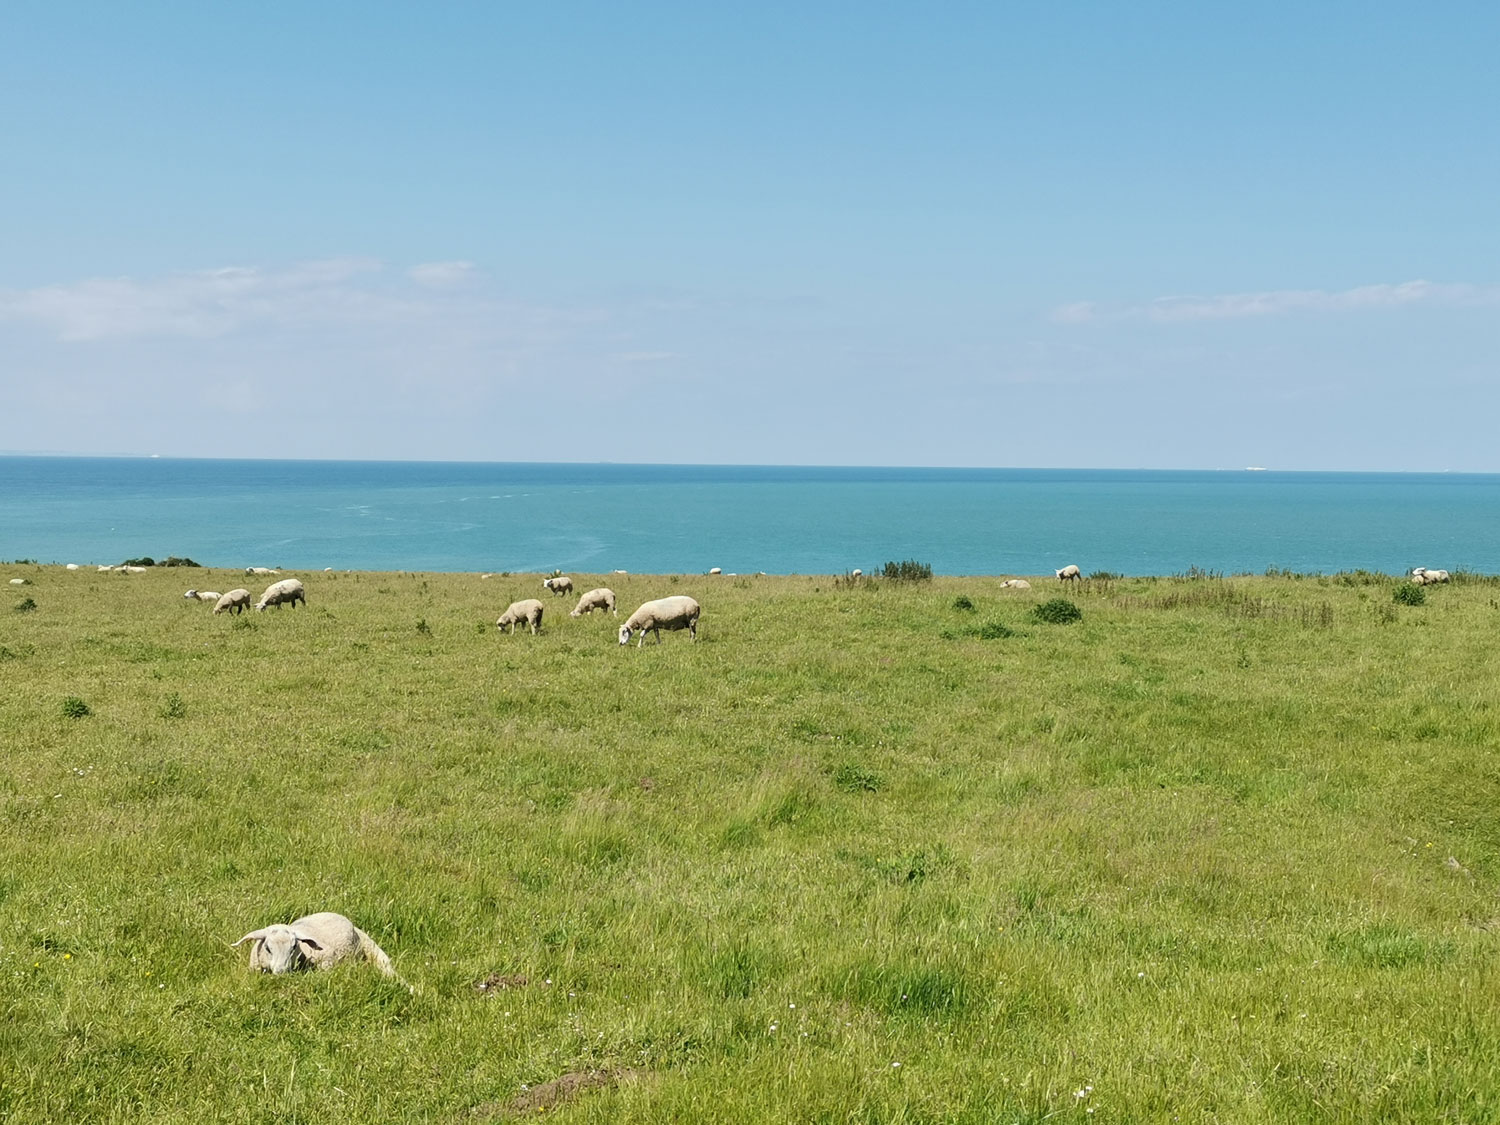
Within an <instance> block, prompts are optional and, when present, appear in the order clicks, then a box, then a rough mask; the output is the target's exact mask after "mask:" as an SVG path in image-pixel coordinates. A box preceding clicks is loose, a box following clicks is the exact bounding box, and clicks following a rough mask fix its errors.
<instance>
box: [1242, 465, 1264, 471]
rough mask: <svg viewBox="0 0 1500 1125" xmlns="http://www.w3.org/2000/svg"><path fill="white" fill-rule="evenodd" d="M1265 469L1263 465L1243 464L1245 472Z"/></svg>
mask: <svg viewBox="0 0 1500 1125" xmlns="http://www.w3.org/2000/svg"><path fill="white" fill-rule="evenodd" d="M1265 471H1266V467H1265V466H1264V465H1246V466H1245V472H1247V473H1263V472H1265Z"/></svg>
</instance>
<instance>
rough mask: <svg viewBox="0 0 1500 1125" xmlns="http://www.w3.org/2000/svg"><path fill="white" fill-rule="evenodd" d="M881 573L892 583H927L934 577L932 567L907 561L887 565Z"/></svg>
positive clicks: (914, 560)
mask: <svg viewBox="0 0 1500 1125" xmlns="http://www.w3.org/2000/svg"><path fill="white" fill-rule="evenodd" d="M880 573H881V574H883V575H884V576H885V577H886V578H888V579H889V580H890V581H892V582H926V581H928V580H929V579H930V578H931V577H932V565H931V564H930V563H922V562H917V560H916V559H906V560H904V561H902V562H888V563H886V564H885V567H884V569H882V570H881V572H880Z"/></svg>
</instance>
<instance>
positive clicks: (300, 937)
mask: <svg viewBox="0 0 1500 1125" xmlns="http://www.w3.org/2000/svg"><path fill="white" fill-rule="evenodd" d="M247 941H248V942H253V943H254V944H253V945H251V946H250V967H251V968H252V969H257V970H259V971H260V972H262V973H289V972H292V971H293V970H296V969H331V968H332V967H333V966H334V965H337V964H338V963H339V962H340V961H347V960H350V959H351V958H352V959H354V960H358V961H373V962H375V967H376V968H377V969H379V970H380V971H381V972H382V973H384V974H385V975H386V976H388V977H393V976H395V975H396V970H395V968H394V967H393V966H392V965H391V959H390V958H389V957H387V956H386V955H385V950H383V949H381V948H380V946H378V945H376V944H375V940H374V939H373V938H372V937H370V935H369V934H367V933H365V932H364V931H363V930H362V929H360V928H359V927H358V926H356V925H355V924H354V923H353V922H351V921H349V919H347V918H345V917H344V916H343V915H342V914H333V913H331V912H329V911H323V912H322V913H319V914H308V915H306V916H305V917H302V918H298V919H297V920H296V921H295V922H291V923H288V924H281V923H278V924H276V925H274V926H265V927H263V928H262V929H259V930H251V931H250V932H249V933H248V934H246V935H245V936H244V937H242V938H240V940H239V941H237V942H235V943H234V945H241V944H243V943H244V942H247ZM230 948H231V949H232V948H234V946H231V947H230Z"/></svg>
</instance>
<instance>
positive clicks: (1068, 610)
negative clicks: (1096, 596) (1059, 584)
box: [1031, 598, 1083, 625]
mask: <svg viewBox="0 0 1500 1125" xmlns="http://www.w3.org/2000/svg"><path fill="white" fill-rule="evenodd" d="M1031 616H1032V617H1034V618H1036V619H1037V620H1038V621H1044V622H1046V623H1047V624H1048V625H1071V624H1072V623H1073V622H1075V621H1082V620H1083V611H1082V610H1081V609H1079V608H1078V607H1077V606H1076V605H1074V604H1073V603H1072V602H1070V601H1068V599H1067V598H1053V599H1052V600H1051V601H1050V602H1043V603H1042V604H1041V605H1039V606H1037V607H1036V608H1035V609H1034V610H1032V611H1031Z"/></svg>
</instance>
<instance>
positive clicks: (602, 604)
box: [568, 586, 620, 617]
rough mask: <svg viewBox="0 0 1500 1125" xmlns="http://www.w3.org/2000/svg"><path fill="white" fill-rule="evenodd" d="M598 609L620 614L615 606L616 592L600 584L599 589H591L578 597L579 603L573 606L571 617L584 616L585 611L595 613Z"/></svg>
mask: <svg viewBox="0 0 1500 1125" xmlns="http://www.w3.org/2000/svg"><path fill="white" fill-rule="evenodd" d="M596 609H607V610H609V612H610V613H615V614H618V613H619V612H620V611H619V610H617V609H616V608H615V592H614V591H613V590H611V589H608V588H607V587H604V586H600V587H599V588H598V589H597V590H590V591H589V592H588V593H587V594H584V595H583V596H582V597H581V598H579V599H578V604H577V605H575V606H574V607H573V612H572V613H570V614H568V616H569V617H582V616H583V615H584V614H585V613H593V612H594V610H596Z"/></svg>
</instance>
